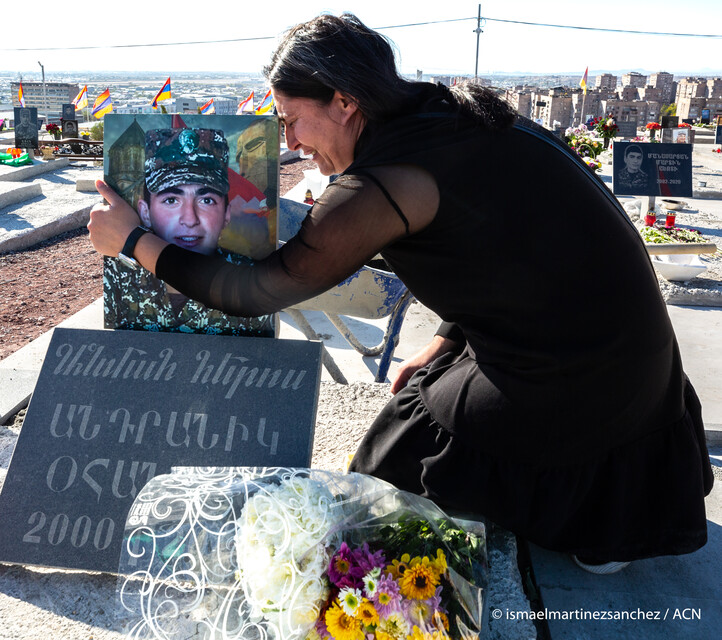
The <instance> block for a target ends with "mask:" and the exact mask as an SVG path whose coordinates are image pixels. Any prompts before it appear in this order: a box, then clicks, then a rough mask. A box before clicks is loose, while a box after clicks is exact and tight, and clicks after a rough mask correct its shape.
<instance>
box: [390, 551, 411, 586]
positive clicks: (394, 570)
mask: <svg viewBox="0 0 722 640" xmlns="http://www.w3.org/2000/svg"><path fill="white" fill-rule="evenodd" d="M410 562H411V556H410V555H409V554H408V553H405V554H404V555H402V556H401V558H400V559H399V560H392V561H391V564H390V565H388V566H387V567H386V570H385V571H384V573H385V574H386V573H390V574H391V576H392V577H393V579H394V580H396V581H397V582H398V580H399V578H400V577H401V576H402V575H404V573H405V572H406V569H408V568H409V563H410Z"/></svg>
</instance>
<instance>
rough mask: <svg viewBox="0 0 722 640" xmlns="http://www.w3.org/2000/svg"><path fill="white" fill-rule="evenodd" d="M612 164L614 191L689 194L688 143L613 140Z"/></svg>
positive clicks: (671, 194) (664, 194) (668, 195)
mask: <svg viewBox="0 0 722 640" xmlns="http://www.w3.org/2000/svg"><path fill="white" fill-rule="evenodd" d="M640 156H641V163H640ZM612 164H613V167H612V174H613V192H614V193H615V194H616V195H628V196H662V197H664V198H666V197H670V196H671V197H677V198H680V197H692V145H691V144H683V143H676V144H674V143H670V144H666V143H663V142H615V143H614V151H613V155H612Z"/></svg>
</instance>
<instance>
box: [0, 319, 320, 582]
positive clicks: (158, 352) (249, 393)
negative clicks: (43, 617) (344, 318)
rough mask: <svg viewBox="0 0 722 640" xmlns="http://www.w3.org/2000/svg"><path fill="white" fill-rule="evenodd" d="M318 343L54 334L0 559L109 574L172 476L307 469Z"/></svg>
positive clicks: (0, 523)
mask: <svg viewBox="0 0 722 640" xmlns="http://www.w3.org/2000/svg"><path fill="white" fill-rule="evenodd" d="M320 372H321V345H320V343H317V342H307V341H296V340H274V339H270V338H238V337H226V336H206V335H185V334H177V333H150V332H145V331H91V330H84V329H55V331H54V333H53V337H52V340H51V342H50V346H49V347H48V352H47V355H46V357H45V361H44V362H43V367H42V370H41V372H40V377H39V379H38V383H37V385H36V387H35V392H34V393H33V397H32V401H31V403H30V406H29V408H28V411H27V415H26V417H25V421H24V424H23V428H22V431H21V432H20V436H19V438H18V441H17V444H16V445H15V451H14V453H13V457H12V460H11V462H10V467H9V469H8V473H7V476H6V478H5V483H4V485H3V490H2V494H0V561H6V562H13V563H20V564H37V565H44V566H51V567H65V568H74V569H86V570H96V571H107V572H115V571H117V570H118V558H119V554H120V546H121V541H122V538H123V529H124V526H125V519H126V515H127V513H128V511H129V509H130V506H131V504H132V503H133V498H134V497H135V496H136V495H137V493H138V492H139V491H140V489H141V488H142V486H143V485H144V484H145V483H146V482H147V481H148V480H149V479H150V478H152V477H153V476H155V475H159V474H163V473H168V472H169V471H170V469H171V466H202V467H210V466H224V467H228V466H271V467H275V466H284V467H308V466H310V463H311V451H312V448H313V430H314V425H315V418H316V406H317V402H318V390H319V383H320Z"/></svg>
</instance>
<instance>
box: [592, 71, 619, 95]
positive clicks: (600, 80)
mask: <svg viewBox="0 0 722 640" xmlns="http://www.w3.org/2000/svg"><path fill="white" fill-rule="evenodd" d="M594 88H595V89H602V90H604V91H616V90H617V76H615V75H612V74H611V73H601V74H599V75H598V76H597V77H596V78H594Z"/></svg>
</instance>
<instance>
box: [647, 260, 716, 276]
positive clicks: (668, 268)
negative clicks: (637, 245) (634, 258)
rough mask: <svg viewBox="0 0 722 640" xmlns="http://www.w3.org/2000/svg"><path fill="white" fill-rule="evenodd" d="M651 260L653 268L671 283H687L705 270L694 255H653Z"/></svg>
mask: <svg viewBox="0 0 722 640" xmlns="http://www.w3.org/2000/svg"><path fill="white" fill-rule="evenodd" d="M651 258H652V264H653V265H654V268H655V269H656V270H657V271H658V272H659V274H660V275H661V276H662V277H663V278H664V279H665V280H669V281H671V282H687V281H688V280H691V279H692V278H694V277H695V276H698V275H699V274H700V273H702V272H704V271H705V270H706V269H707V267H706V266H705V265H704V264H703V262H702V261H701V260H700V259H699V256H698V255H696V254H680V255H655V256H651Z"/></svg>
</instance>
